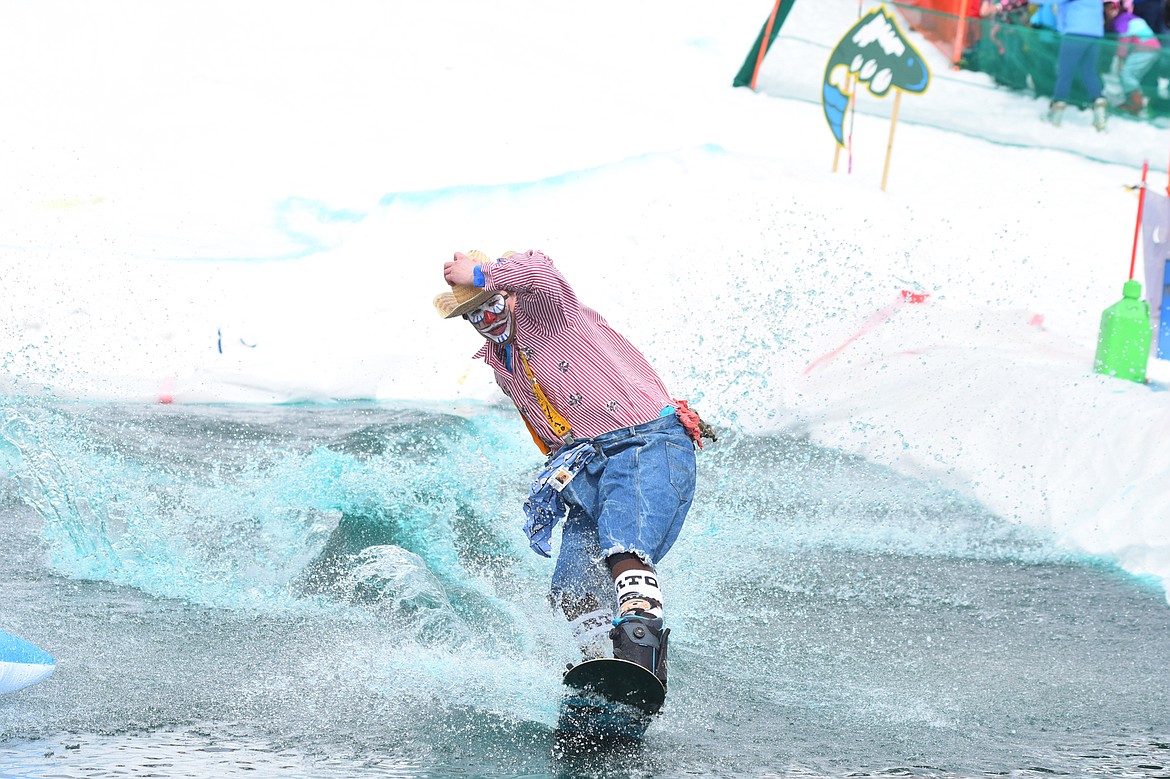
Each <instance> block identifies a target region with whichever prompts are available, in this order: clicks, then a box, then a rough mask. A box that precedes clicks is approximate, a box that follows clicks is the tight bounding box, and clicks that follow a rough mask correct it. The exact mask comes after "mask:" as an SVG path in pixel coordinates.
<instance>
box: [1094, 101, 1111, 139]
mask: <svg viewBox="0 0 1170 779" xmlns="http://www.w3.org/2000/svg"><path fill="white" fill-rule="evenodd" d="M1107 105H1108V103H1107V102H1106V101H1105V98H1103V97H1099V98H1097V99H1096V100H1094V101H1093V126H1094V127H1096V128H1097V132H1099V133H1103V132H1105V108H1106V106H1107Z"/></svg>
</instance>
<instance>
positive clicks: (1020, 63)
mask: <svg viewBox="0 0 1170 779" xmlns="http://www.w3.org/2000/svg"><path fill="white" fill-rule="evenodd" d="M979 15H980V16H981V17H983V18H984V19H990V20H991V23H990V24H988V25H986V28H985V29H986V33H985V34H984V35H983V36H981V37H980V48H981V53H980V57H979V64H980V70H982V71H983V72H985V73H988V74H990V75H991V76H992V77H993V78H994V79H995V83H997V84H1000V85H1002V86H1005V87H1011V88H1012V89H1027V88H1028V62H1027V58H1026V56H1025V54H1024V41H1023V39H1022V38H1021V37H1020V30H1019V27H1018V26H1017V25H1026V24H1027V23H1028V0H999V2H991V0H983V2H982V3H981V4H980V7H979Z"/></svg>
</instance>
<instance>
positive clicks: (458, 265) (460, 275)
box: [443, 252, 476, 287]
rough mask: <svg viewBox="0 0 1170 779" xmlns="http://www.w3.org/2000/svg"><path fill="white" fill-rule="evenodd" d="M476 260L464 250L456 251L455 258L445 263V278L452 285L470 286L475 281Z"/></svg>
mask: <svg viewBox="0 0 1170 779" xmlns="http://www.w3.org/2000/svg"><path fill="white" fill-rule="evenodd" d="M475 266H476V262H475V260H473V259H471V258H470V257H468V256H467V255H466V254H464V253H463V252H455V259H453V260H451V262H445V263H443V280H444V281H446V282H447V283H448V284H450V285H451V286H455V285H456V284H459V285H461V286H464V287H470V286H472V285H473V284H474V283H475Z"/></svg>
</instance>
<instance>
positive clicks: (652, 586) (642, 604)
mask: <svg viewBox="0 0 1170 779" xmlns="http://www.w3.org/2000/svg"><path fill="white" fill-rule="evenodd" d="M660 578H661V577H659V575H658V574H657V573H655V572H654V571H643V570H639V569H634V570H631V571H626V572H625V573H623V574H621V575H620V576H618V577H617V578H616V579H614V580H613V587H614V590H616V591H617V600H618V618H619V619H620V618H621V617H625V616H628V615H630V614H637V615H639V616H643V617H649V618H651V619H662V590H661V589H660V588H659V584H658V583H659V580H660Z"/></svg>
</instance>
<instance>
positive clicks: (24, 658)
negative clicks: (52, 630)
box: [0, 630, 57, 694]
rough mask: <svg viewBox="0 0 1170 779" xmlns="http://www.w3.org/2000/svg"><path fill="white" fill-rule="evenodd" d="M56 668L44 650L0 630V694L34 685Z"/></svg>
mask: <svg viewBox="0 0 1170 779" xmlns="http://www.w3.org/2000/svg"><path fill="white" fill-rule="evenodd" d="M56 667H57V661H56V660H54V659H53V656H52V655H51V654H49V653H48V652H46V651H45V650H43V649H41V648H40V647H37V646H34V645H33V644H30V643H29V642H27V641H25V640H24V639H23V638H17V637H16V636H14V635H12V634H11V633H5V632H4V631H3V630H0V694H3V693H6V692H12V691H13V690H19V689H20V688H21V687H28V686H29V685H30V684H36V683H37V682H39V681H41V680H42V679H46V678H48V676H49V674H51V673H53V669H54V668H56Z"/></svg>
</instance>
